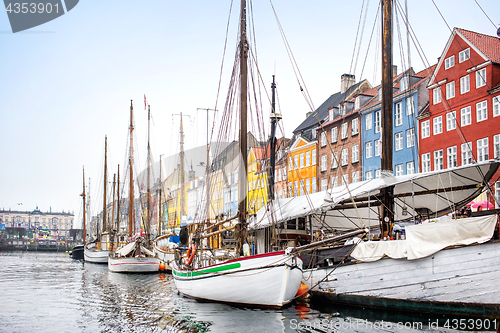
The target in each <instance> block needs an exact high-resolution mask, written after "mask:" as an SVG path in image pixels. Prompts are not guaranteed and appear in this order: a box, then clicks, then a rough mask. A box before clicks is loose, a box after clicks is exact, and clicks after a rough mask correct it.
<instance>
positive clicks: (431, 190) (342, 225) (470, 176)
mask: <svg viewBox="0 0 500 333" xmlns="http://www.w3.org/2000/svg"><path fill="white" fill-rule="evenodd" d="M499 165H500V162H499V161H498V160H490V161H486V162H481V163H476V164H473V165H468V166H462V167H456V168H451V169H446V170H440V171H432V172H427V173H417V174H413V175H404V176H397V177H395V176H393V177H387V178H380V179H372V180H368V181H362V182H358V183H353V184H348V185H347V186H345V185H344V186H339V187H335V188H333V189H330V190H328V191H323V192H318V193H313V194H308V195H304V196H298V197H292V198H285V199H279V200H275V201H274V202H272V203H269V204H268V205H266V206H264V207H263V208H261V209H260V210H259V211H258V212H257V213H256V214H255V215H254V216H253V217H252V219H251V220H250V228H251V229H261V228H265V227H268V226H270V225H271V224H272V223H273V222H274V223H276V224H278V223H280V222H285V221H287V220H290V219H294V218H298V217H304V216H309V215H312V216H313V217H317V219H314V218H313V221H317V220H319V219H321V220H322V221H323V222H322V223H324V224H326V225H328V226H329V227H330V228H332V229H335V230H337V231H339V232H340V231H348V230H352V229H359V228H363V227H370V226H371V227H373V226H378V225H379V217H378V209H379V206H378V203H379V201H378V200H377V196H378V195H379V194H380V190H381V189H382V188H385V187H388V186H394V196H395V203H394V220H395V221H404V220H411V219H412V217H413V216H418V215H419V214H423V215H426V216H431V217H439V216H442V215H445V214H447V213H449V212H452V211H454V210H457V209H459V208H461V207H462V206H464V205H465V204H467V203H468V202H470V201H471V200H472V199H473V198H475V197H477V196H478V195H479V194H480V193H481V192H482V191H483V190H484V186H482V184H484V182H488V181H489V180H490V178H491V177H492V176H493V175H494V173H495V172H496V170H497V169H498V167H499ZM412 193H413V195H412ZM352 200H355V202H356V207H354V205H353V204H352ZM369 202H370V205H369V204H368V203H369ZM403 208H404V209H403ZM403 211H405V212H406V214H404V213H403ZM273 219H274V221H273ZM314 223H315V225H318V222H314Z"/></svg>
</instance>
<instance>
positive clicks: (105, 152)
mask: <svg viewBox="0 0 500 333" xmlns="http://www.w3.org/2000/svg"><path fill="white" fill-rule="evenodd" d="M107 185H108V136H107V135H106V136H104V198H103V200H102V231H103V232H104V230H107V231H108V232H109V230H108V226H107V219H106V215H108V213H107V210H106V194H107V192H106V190H107ZM97 239H99V228H97Z"/></svg>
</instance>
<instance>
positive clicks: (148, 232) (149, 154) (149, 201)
mask: <svg viewBox="0 0 500 333" xmlns="http://www.w3.org/2000/svg"><path fill="white" fill-rule="evenodd" d="M150 120H151V108H150V107H149V104H148V173H147V174H148V197H147V198H148V209H147V212H148V213H147V214H148V215H147V218H146V244H147V247H149V239H150V230H149V229H150V226H151V192H150V187H151V186H150V183H149V182H150V173H151V171H150V169H151V147H150V145H149V139H150Z"/></svg>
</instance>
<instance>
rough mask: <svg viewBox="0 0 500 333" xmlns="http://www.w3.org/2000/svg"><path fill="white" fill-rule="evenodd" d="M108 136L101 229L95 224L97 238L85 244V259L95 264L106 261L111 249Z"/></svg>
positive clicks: (105, 149)
mask: <svg viewBox="0 0 500 333" xmlns="http://www.w3.org/2000/svg"><path fill="white" fill-rule="evenodd" d="M107 159H108V138H107V136H106V137H105V139H104V198H103V208H102V224H101V230H99V226H97V229H98V230H97V239H96V240H95V241H93V242H89V243H87V244H85V250H84V258H85V261H88V262H92V263H95V264H106V263H107V262H108V257H109V250H110V249H111V242H110V230H109V229H110V228H109V223H108V220H107V215H108V213H107V207H106V201H107V182H108V173H107V172H108V166H107Z"/></svg>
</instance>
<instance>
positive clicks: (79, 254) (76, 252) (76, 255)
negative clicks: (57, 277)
mask: <svg viewBox="0 0 500 333" xmlns="http://www.w3.org/2000/svg"><path fill="white" fill-rule="evenodd" d="M69 256H70V257H71V258H72V259H83V257H84V246H83V245H76V246H75V247H73V249H71V252H70V254H69Z"/></svg>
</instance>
